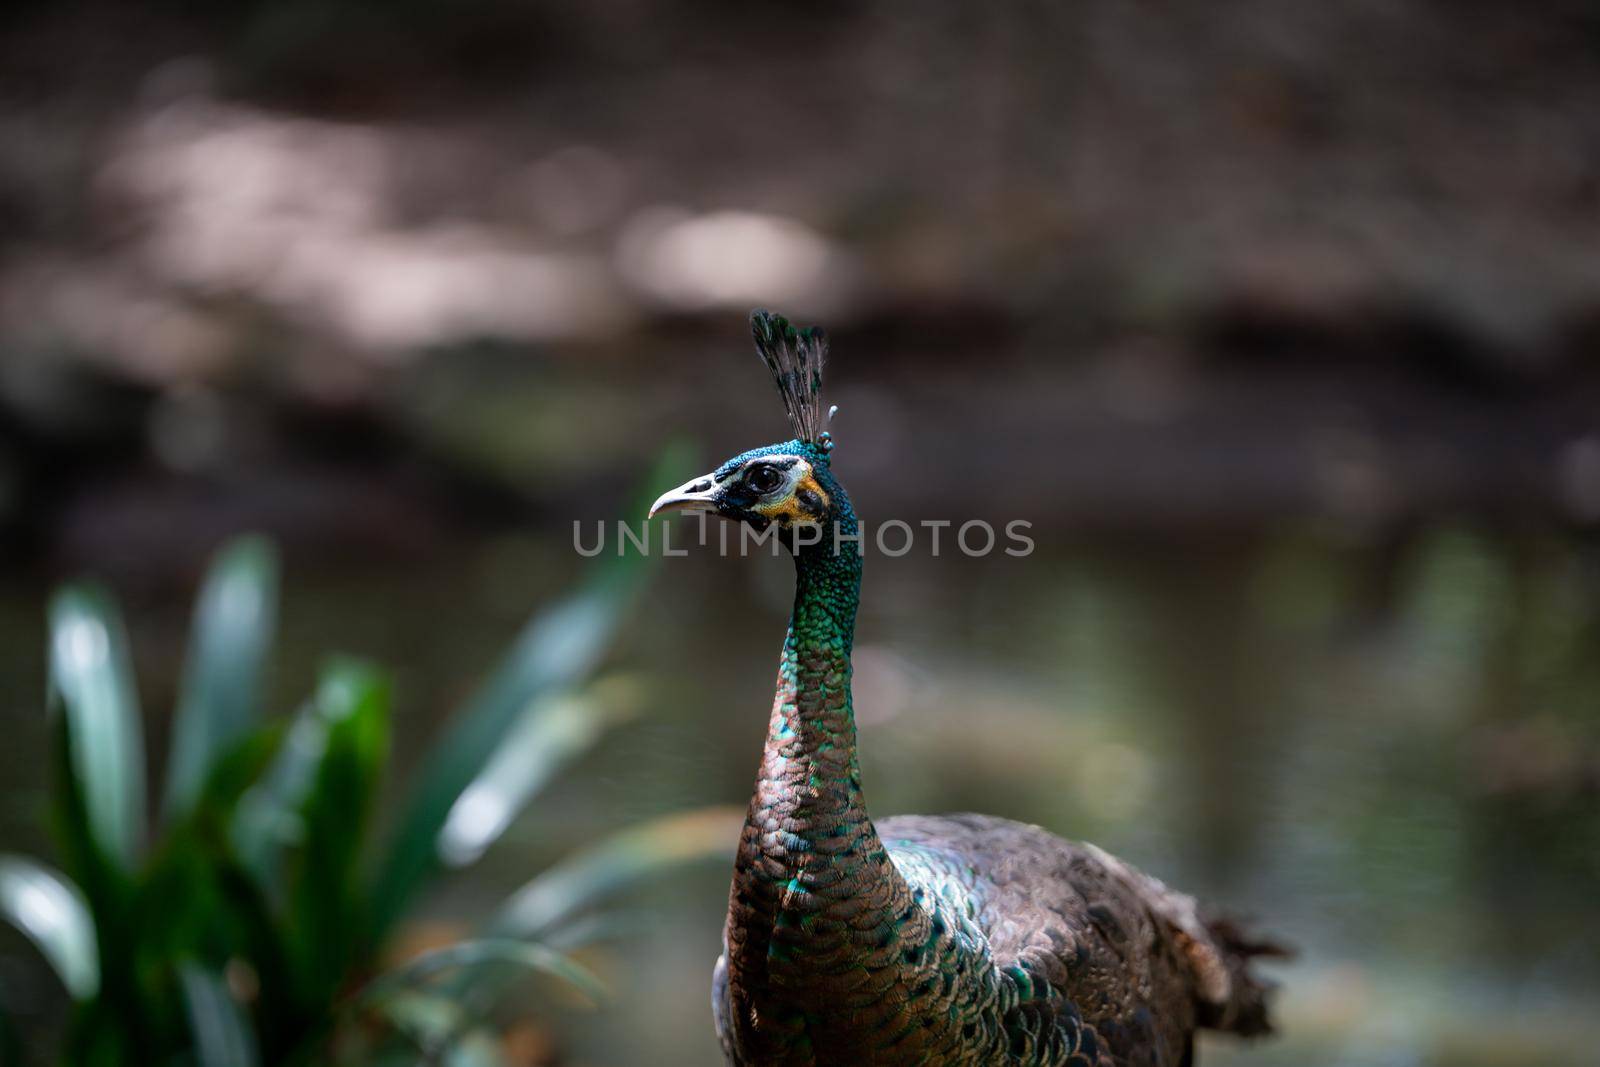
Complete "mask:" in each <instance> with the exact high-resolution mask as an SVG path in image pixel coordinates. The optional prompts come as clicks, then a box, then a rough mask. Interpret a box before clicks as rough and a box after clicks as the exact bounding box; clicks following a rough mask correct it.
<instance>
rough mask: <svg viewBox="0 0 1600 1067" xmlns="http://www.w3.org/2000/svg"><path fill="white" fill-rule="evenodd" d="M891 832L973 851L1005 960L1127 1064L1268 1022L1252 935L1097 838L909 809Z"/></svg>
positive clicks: (1109, 1055)
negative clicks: (1253, 965)
mask: <svg viewBox="0 0 1600 1067" xmlns="http://www.w3.org/2000/svg"><path fill="white" fill-rule="evenodd" d="M878 828H879V832H880V834H881V835H882V837H883V839H884V840H885V841H886V842H890V843H891V844H890V847H891V851H892V849H893V843H894V842H899V841H905V842H908V843H913V844H920V845H924V846H929V847H936V848H939V849H942V850H945V851H947V852H950V853H954V854H957V855H959V856H961V857H962V858H963V859H964V860H965V861H966V862H967V863H969V864H970V865H971V867H972V869H973V871H974V872H975V873H976V875H977V876H978V877H979V878H980V879H981V880H982V882H983V883H984V891H983V893H982V894H981V900H980V905H979V916H978V922H979V925H980V926H982V927H983V928H984V930H985V932H986V933H987V934H988V937H989V941H990V945H991V948H992V950H993V952H994V956H995V962H996V965H997V966H999V967H1001V968H1007V967H1013V966H1016V967H1021V968H1022V969H1023V970H1025V971H1027V972H1028V973H1029V975H1031V976H1033V977H1034V978H1035V979H1036V980H1039V979H1042V980H1043V981H1046V982H1048V983H1049V984H1050V987H1051V989H1052V990H1053V991H1055V992H1056V993H1057V994H1058V1000H1059V1002H1060V1003H1059V1005H1058V1007H1059V1009H1060V1010H1062V1011H1070V1010H1075V1011H1076V1012H1077V1013H1079V1015H1081V1017H1082V1019H1083V1021H1084V1022H1086V1023H1088V1024H1090V1025H1091V1026H1092V1027H1093V1029H1094V1030H1095V1032H1096V1034H1097V1037H1098V1039H1099V1044H1100V1045H1101V1046H1102V1050H1101V1051H1102V1052H1103V1053H1104V1054H1105V1056H1104V1058H1103V1062H1105V1063H1108V1064H1109V1063H1115V1064H1118V1065H1128V1067H1132V1065H1144V1064H1148V1065H1151V1067H1173V1065H1178V1064H1182V1063H1184V1062H1186V1060H1187V1059H1188V1056H1189V1048H1190V1044H1191V1038H1192V1034H1193V1032H1194V1030H1195V1029H1196V1028H1197V1027H1210V1028H1215V1029H1223V1030H1232V1031H1234V1032H1238V1033H1246V1034H1249V1033H1260V1032H1263V1031H1264V1030H1266V1029H1267V1017H1266V1004H1265V991H1266V987H1265V986H1264V984H1263V983H1261V982H1260V981H1258V980H1257V979H1255V978H1254V977H1252V976H1251V975H1250V973H1249V970H1248V960H1249V957H1250V956H1251V955H1262V954H1268V953H1269V952H1272V951H1274V950H1275V946H1271V945H1267V944H1265V943H1252V942H1249V941H1247V940H1246V939H1244V938H1243V937H1241V936H1239V935H1238V932H1237V931H1236V930H1235V929H1234V928H1233V927H1231V926H1228V925H1226V924H1219V923H1208V922H1206V921H1205V920H1203V919H1202V918H1201V916H1200V914H1199V910H1198V907H1197V905H1196V903H1195V901H1194V899H1193V898H1192V897H1189V896H1186V895H1184V894H1182V893H1177V892H1174V891H1173V890H1171V889H1168V888H1167V887H1166V886H1165V885H1163V884H1162V883H1161V882H1159V881H1157V880H1156V879H1154V878H1151V877H1149V876H1148V875H1145V874H1142V873H1140V872H1139V871H1136V870H1134V869H1133V868H1132V867H1129V866H1128V865H1127V864H1125V863H1123V862H1121V861H1120V860H1118V859H1116V858H1115V857H1113V856H1110V855H1108V854H1107V853H1105V852H1103V851H1101V850H1100V849H1098V848H1096V847H1095V846H1093V845H1085V844H1078V843H1074V842H1069V841H1066V840H1063V839H1062V838H1059V837H1057V836H1055V835H1054V834H1051V833H1048V832H1047V831H1045V830H1042V829H1040V828H1039V827H1036V826H1027V825H1024V824H1021V823H1015V822H1011V821H1009V820H1006V819H997V818H993V817H989V816H983V815H949V816H901V817H897V818H892V819H885V820H883V821H882V822H880V823H879V824H878Z"/></svg>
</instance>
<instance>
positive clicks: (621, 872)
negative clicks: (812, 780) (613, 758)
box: [488, 807, 745, 938]
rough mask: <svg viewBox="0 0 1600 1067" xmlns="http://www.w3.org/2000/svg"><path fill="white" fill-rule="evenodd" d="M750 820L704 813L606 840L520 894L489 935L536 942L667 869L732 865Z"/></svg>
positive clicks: (731, 813) (735, 813)
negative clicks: (705, 862)
mask: <svg viewBox="0 0 1600 1067" xmlns="http://www.w3.org/2000/svg"><path fill="white" fill-rule="evenodd" d="M744 818H745V813H744V811H743V810H741V809H738V808H727V807H717V808H701V809H698V810H695V811H689V812H683V813H680V814H676V815H668V816H665V817H663V818H659V819H652V820H650V821H649V822H645V823H642V824H640V825H638V826H633V827H629V828H628V829H626V830H623V831H621V832H619V833H616V834H612V835H611V836H610V837H606V838H603V839H601V840H600V841H599V842H598V843H596V844H594V845H590V846H589V847H588V848H585V849H582V850H580V851H578V852H575V853H573V854H572V855H571V856H569V857H567V858H566V859H564V860H562V861H561V862H560V863H558V864H556V865H555V866H553V867H551V868H549V869H547V870H545V871H544V872H543V873H541V874H540V875H538V876H537V877H535V878H534V879H533V880H532V881H530V882H528V883H527V884H526V885H524V886H523V887H522V888H521V889H519V890H517V892H516V893H514V894H513V895H512V896H511V897H510V899H508V900H507V901H506V903H505V904H504V906H502V907H501V909H500V911H499V913H498V914H497V915H496V916H495V917H494V919H493V920H492V921H491V922H490V924H489V927H488V930H489V933H490V935H491V936H495V937H512V938H536V937H539V936H541V935H542V934H544V933H546V932H548V931H551V930H552V929H553V928H554V927H555V926H556V925H557V924H559V923H561V922H563V921H564V920H566V919H568V918H569V917H571V916H572V915H574V914H576V913H577V912H579V911H581V910H582V909H584V908H586V907H588V906H590V905H591V904H593V903H595V902H596V901H598V900H600V899H602V898H604V897H605V896H607V895H608V894H611V893H615V892H619V891H621V890H624V889H627V888H629V887H631V886H633V885H636V884H638V883H639V882H641V881H644V880H646V879H650V878H653V877H655V876H657V875H659V874H661V873H662V872H663V871H664V870H665V869H666V868H669V867H672V866H676V865H680V864H685V863H694V862H698V861H701V860H711V859H719V860H726V861H727V862H730V863H731V862H732V861H733V854H734V849H735V848H736V847H737V845H738V843H739V834H740V830H741V827H742V826H743V824H744Z"/></svg>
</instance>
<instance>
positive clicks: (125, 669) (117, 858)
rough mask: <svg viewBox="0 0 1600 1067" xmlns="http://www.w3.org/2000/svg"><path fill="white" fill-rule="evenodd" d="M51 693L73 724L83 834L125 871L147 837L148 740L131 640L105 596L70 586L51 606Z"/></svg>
mask: <svg viewBox="0 0 1600 1067" xmlns="http://www.w3.org/2000/svg"><path fill="white" fill-rule="evenodd" d="M50 694H51V705H52V707H53V708H57V709H59V711H60V714H61V715H62V717H63V720H64V722H65V724H66V734H67V740H68V742H69V743H68V746H67V747H68V767H69V770H70V773H71V779H72V780H71V782H70V783H63V784H64V785H66V786H67V787H68V788H71V789H73V790H75V791H76V792H77V793H78V794H79V797H80V799H81V803H82V807H83V818H84V823H85V827H84V829H85V830H86V832H87V833H88V835H89V836H90V838H91V839H92V841H93V844H94V846H95V847H96V849H97V850H98V851H99V852H100V853H102V854H103V855H104V856H106V857H108V858H109V859H110V861H111V862H112V863H114V864H116V865H117V866H119V867H120V868H122V869H123V870H127V869H129V868H131V867H132V866H133V864H134V862H135V860H136V859H137V858H138V854H139V850H140V848H141V847H142V844H143V841H144V834H145V793H144V737H143V733H142V727H141V724H140V719H139V701H138V696H137V694H136V692H135V689H134V684H133V671H132V667H131V666H130V662H129V658H128V649H127V640H126V638H125V636H124V634H123V629H122V621H121V619H120V618H119V616H118V614H117V610H116V608H115V606H113V604H112V603H111V600H110V598H108V597H107V596H106V595H105V594H104V593H102V592H100V591H99V590H97V589H94V588H91V587H87V586H73V587H69V588H67V589H65V590H63V591H61V592H60V593H57V594H56V596H55V598H54V600H52V601H51V604H50Z"/></svg>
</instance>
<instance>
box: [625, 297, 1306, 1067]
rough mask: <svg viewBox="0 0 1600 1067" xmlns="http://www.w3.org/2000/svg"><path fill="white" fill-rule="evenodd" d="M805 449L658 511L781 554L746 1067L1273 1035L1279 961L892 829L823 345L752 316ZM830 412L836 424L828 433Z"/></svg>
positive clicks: (750, 887) (932, 838)
mask: <svg viewBox="0 0 1600 1067" xmlns="http://www.w3.org/2000/svg"><path fill="white" fill-rule="evenodd" d="M751 327H752V332H753V334H754V336H755V345H756V349H757V351H758V352H759V354H760V356H761V358H762V359H763V361H764V362H765V363H766V364H767V367H768V369H770V370H771V372H772V374H773V376H774V378H775V379H776V381H777V384H778V391H779V393H780V394H781V396H782V398H783V404H784V408H785V410H786V412H787V414H788V417H789V422H790V425H791V429H792V432H793V434H794V437H793V439H792V440H788V441H784V442H783V443H781V444H775V445H767V446H764V447H761V448H756V449H752V450H750V451H748V452H745V453H743V454H741V455H738V456H735V457H734V458H732V459H730V460H728V461H727V462H726V463H723V464H722V465H721V466H719V467H718V468H717V469H716V470H714V471H713V472H711V473H710V474H706V475H703V476H701V477H698V478H694V479H691V480H690V481H688V482H686V483H684V484H683V485H681V486H679V487H678V488H676V489H673V490H671V491H669V492H667V493H664V494H662V496H661V497H660V498H659V499H658V500H656V502H655V504H654V505H653V506H652V507H651V509H650V515H651V516H652V517H654V516H656V515H660V514H662V513H665V512H675V511H703V512H711V513H714V514H716V515H719V516H722V517H725V518H727V519H731V520H735V521H738V522H742V523H747V524H749V525H750V526H752V527H754V528H755V530H756V531H758V532H759V533H760V534H762V535H763V536H770V535H772V534H776V535H778V537H779V539H780V540H781V541H782V542H783V543H784V544H785V545H786V546H787V547H788V548H789V550H790V552H791V553H792V555H793V557H794V561H795V576H796V578H795V596H794V612H793V615H792V617H791V619H790V622H789V631H788V634H787V636H786V637H785V638H784V642H783V652H782V655H781V657H780V659H779V662H778V678H777V692H776V695H775V697H774V699H773V704H772V714H771V719H770V722H769V726H768V731H767V738H766V744H765V747H764V749H763V752H762V756H761V764H760V769H759V772H758V774H757V777H756V784H755V790H754V794H753V795H752V797H751V800H750V807H749V812H748V815H747V817H746V819H745V823H744V829H743V832H742V835H741V837H740V840H739V844H738V849H737V859H736V861H735V868H734V877H733V886H732V890H731V892H730V895H729V901H728V917H727V925H726V926H725V928H724V932H723V952H722V955H721V957H720V958H719V959H718V960H717V963H716V967H715V969H714V971H713V975H712V1009H713V1013H714V1018H715V1023H716V1030H717V1036H718V1039H719V1040H720V1042H721V1045H722V1050H723V1053H724V1055H725V1056H726V1058H727V1061H728V1063H730V1064H734V1065H739V1067H778V1065H785V1067H787V1065H795V1067H863V1065H874V1064H894V1065H909V1064H919V1065H927V1067H945V1065H957V1064H959V1065H991V1064H1013V1065H1038V1067H1045V1065H1050V1067H1055V1065H1065V1064H1071V1065H1074V1067H1135V1065H1138V1067H1180V1065H1192V1064H1193V1063H1194V1057H1195V1053H1194V1034H1195V1031H1196V1030H1197V1029H1200V1028H1209V1029H1215V1030H1224V1031H1231V1032H1233V1033H1236V1034H1242V1035H1254V1034H1260V1033H1264V1032H1266V1031H1267V1030H1268V1029H1269V1024H1268V1018H1267V994H1268V990H1269V987H1268V985H1267V984H1266V983H1265V982H1263V981H1262V980H1261V979H1259V978H1258V977H1256V976H1255V975H1253V974H1252V973H1251V971H1250V967H1249V964H1250V960H1251V958H1252V957H1254V956H1258V955H1267V954H1276V953H1277V952H1278V949H1277V946H1275V945H1273V944H1272V943H1270V942H1266V941H1259V940H1252V939H1251V938H1249V937H1247V936H1246V935H1245V934H1244V933H1243V932H1242V931H1241V930H1240V929H1239V928H1238V927H1236V926H1235V925H1233V924H1232V923H1230V922H1227V921H1223V920H1220V919H1207V918H1205V917H1203V916H1202V914H1201V912H1200V910H1199V908H1198V907H1197V905H1196V902H1195V901H1194V899H1193V898H1192V897H1189V896H1185V895H1184V894H1181V893H1177V892H1174V891H1173V890H1170V889H1168V888H1167V887H1166V886H1165V885H1163V884H1162V883H1161V882H1159V881H1157V880H1156V879H1154V878H1152V877H1150V876H1148V875H1145V874H1142V873H1140V872H1139V871H1137V870H1134V869H1133V868H1132V867H1130V866H1128V865H1127V864H1125V863H1123V862H1121V861H1120V860H1118V859H1116V858H1115V857H1113V856H1111V855H1109V854H1107V853H1106V852H1103V851H1102V850H1100V849H1099V848H1096V847H1095V846H1094V845H1090V844H1079V843H1075V842H1070V841H1066V840H1063V839H1062V838H1059V837H1057V836H1055V835H1054V834H1051V833H1048V832H1046V831H1045V830H1042V829H1040V828H1039V827H1036V826H1027V825H1023V824H1021V823H1016V822H1011V821H1009V820H1006V819H1000V818H994V817H990V816H985V815H967V814H962V815H942V816H900V817H896V818H890V819H884V820H882V821H874V820H873V819H872V817H871V816H870V815H868V813H867V807H866V802H865V800H864V799H863V796H862V792H861V772H860V766H859V763H858V760H857V755H856V724H855V717H854V712H853V709H852V706H851V697H850V657H851V647H852V642H853V639H854V633H855V622H856V609H857V605H858V602H859V594H860V587H861V564H862V559H861V552H860V543H859V541H858V538H859V535H860V530H859V527H858V523H857V519H856V514H855V512H854V510H853V509H852V508H851V506H850V498H849V496H848V495H847V494H846V493H845V491H844V488H843V486H841V485H840V484H839V482H838V479H837V478H836V477H835V476H834V474H833V470H832V464H831V462H830V461H831V459H832V451H833V440H832V436H831V434H830V433H829V431H828V430H827V429H826V428H825V424H826V421H827V419H825V417H824V412H823V408H822V401H821V388H822V366H823V362H824V358H825V356H826V354H827V340H826V337H825V335H824V334H823V332H822V331H821V330H820V329H818V328H815V327H812V328H807V329H800V328H796V327H794V326H792V325H790V324H789V322H788V321H787V320H785V319H784V318H783V317H781V316H779V315H774V314H770V313H768V312H765V311H756V312H753V313H752V315H751ZM831 414H832V413H831V411H830V412H829V413H828V415H829V416H831Z"/></svg>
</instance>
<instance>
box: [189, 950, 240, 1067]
mask: <svg viewBox="0 0 1600 1067" xmlns="http://www.w3.org/2000/svg"><path fill="white" fill-rule="evenodd" d="M179 978H180V981H181V984H182V986H183V1001H184V1007H185V1009H186V1011H187V1013H188V1016H189V1029H190V1031H191V1032H192V1034H193V1036H194V1047H195V1059H196V1062H197V1064H198V1067H255V1065H256V1063H257V1062H258V1059H259V1057H258V1056H257V1053H256V1040H255V1035H254V1034H252V1033H251V1032H250V1026H249V1024H248V1023H247V1022H245V1018H244V1013H243V1012H242V1011H240V1010H239V1005H238V1004H237V1003H235V1002H234V999H233V997H232V996H230V995H229V994H228V988H227V986H226V985H224V984H223V982H222V979H221V978H220V977H218V976H217V975H215V974H213V973H212V972H210V971H207V970H205V969H203V968H201V967H198V966H196V965H194V964H184V965H183V967H181V968H180V969H179Z"/></svg>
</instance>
